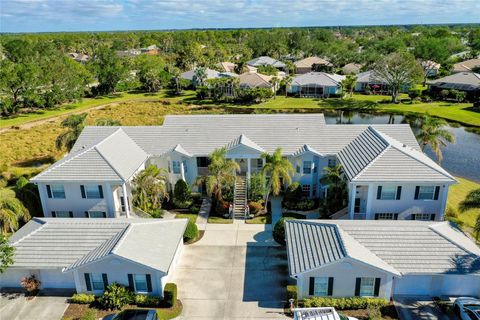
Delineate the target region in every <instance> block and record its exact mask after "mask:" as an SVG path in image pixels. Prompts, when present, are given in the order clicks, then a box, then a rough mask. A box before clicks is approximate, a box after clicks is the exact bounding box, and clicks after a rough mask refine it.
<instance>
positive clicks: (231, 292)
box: [172, 224, 288, 320]
mask: <svg viewBox="0 0 480 320" xmlns="http://www.w3.org/2000/svg"><path fill="white" fill-rule="evenodd" d="M287 273H288V271H287V258H286V253H285V249H284V248H283V247H279V246H278V245H276V243H275V242H274V241H273V239H272V238H271V226H267V229H266V230H265V226H263V225H247V224H230V225H212V224H207V226H206V232H205V235H204V238H203V239H202V240H200V241H199V242H197V243H195V244H193V245H190V246H186V247H185V248H184V252H183V256H182V259H181V261H180V264H179V265H178V267H177V268H176V270H175V274H174V275H173V278H172V281H174V282H176V283H177V284H178V286H179V292H178V295H179V298H180V299H181V300H182V302H183V305H184V309H183V314H182V317H181V318H182V319H211V320H214V319H215V320H217V319H287V318H286V317H285V316H284V315H283V305H284V303H285V299H286V298H285V286H286V284H287V281H288V275H287Z"/></svg>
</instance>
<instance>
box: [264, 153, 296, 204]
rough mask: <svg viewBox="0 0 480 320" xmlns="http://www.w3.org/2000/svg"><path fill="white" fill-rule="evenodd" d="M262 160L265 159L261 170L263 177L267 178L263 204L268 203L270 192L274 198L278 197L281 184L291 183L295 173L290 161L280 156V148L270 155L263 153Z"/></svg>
mask: <svg viewBox="0 0 480 320" xmlns="http://www.w3.org/2000/svg"><path fill="white" fill-rule="evenodd" d="M262 158H264V159H265V166H264V167H263V169H262V170H263V173H264V174H265V176H266V177H268V186H267V190H268V191H267V194H266V196H265V203H268V196H269V194H270V192H271V193H272V194H273V195H274V196H278V195H279V194H280V191H281V189H282V184H290V183H292V176H293V174H294V173H295V171H294V169H293V166H292V164H291V163H290V161H288V159H286V158H284V157H283V156H282V149H281V148H277V149H276V150H275V152H274V153H273V154H272V155H270V154H268V153H264V154H263V155H262Z"/></svg>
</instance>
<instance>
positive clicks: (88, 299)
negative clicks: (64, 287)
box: [70, 293, 95, 304]
mask: <svg viewBox="0 0 480 320" xmlns="http://www.w3.org/2000/svg"><path fill="white" fill-rule="evenodd" d="M93 301H95V295H93V294H88V293H75V294H74V295H73V296H72V297H71V298H70V302H71V303H78V304H90V303H92V302H93Z"/></svg>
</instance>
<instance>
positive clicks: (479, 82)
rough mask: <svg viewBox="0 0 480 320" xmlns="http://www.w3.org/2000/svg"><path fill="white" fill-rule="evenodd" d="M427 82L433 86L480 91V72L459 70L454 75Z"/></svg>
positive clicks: (441, 88) (440, 88) (436, 87)
mask: <svg viewBox="0 0 480 320" xmlns="http://www.w3.org/2000/svg"><path fill="white" fill-rule="evenodd" d="M427 84H428V85H429V86H430V87H431V88H435V89H439V90H443V89H456V90H461V91H471V92H474V91H479V90H480V74H479V73H475V72H458V73H454V74H452V75H449V76H446V77H443V78H439V79H435V80H432V81H428V82H427Z"/></svg>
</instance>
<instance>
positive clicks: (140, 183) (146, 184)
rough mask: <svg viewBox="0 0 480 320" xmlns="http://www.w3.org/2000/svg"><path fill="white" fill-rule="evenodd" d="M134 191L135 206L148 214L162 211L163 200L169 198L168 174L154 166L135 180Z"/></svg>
mask: <svg viewBox="0 0 480 320" xmlns="http://www.w3.org/2000/svg"><path fill="white" fill-rule="evenodd" d="M132 189H133V190H132V194H133V199H132V200H133V205H134V206H136V207H137V208H139V209H140V210H142V211H144V212H147V213H153V212H155V211H156V210H158V209H160V208H161V206H162V202H163V200H164V199H167V200H168V198H169V194H168V191H167V176H166V172H165V170H164V169H159V168H157V167H156V166H154V165H149V166H148V167H146V168H145V170H143V171H141V172H139V173H138V174H137V175H136V176H135V178H133V181H132Z"/></svg>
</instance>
